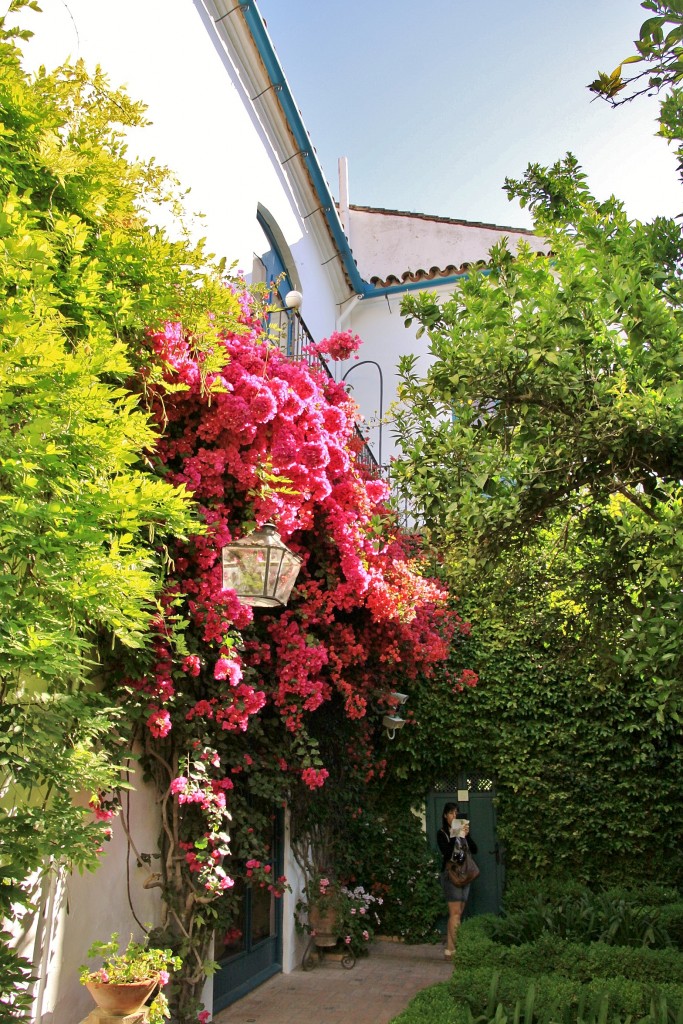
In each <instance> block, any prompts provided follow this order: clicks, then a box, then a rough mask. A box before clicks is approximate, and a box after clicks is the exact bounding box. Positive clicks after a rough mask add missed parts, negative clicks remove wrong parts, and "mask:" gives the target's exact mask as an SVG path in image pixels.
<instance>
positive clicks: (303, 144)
mask: <svg viewBox="0 0 683 1024" xmlns="http://www.w3.org/2000/svg"><path fill="white" fill-rule="evenodd" d="M239 6H240V8H241V10H242V13H243V15H244V20H245V22H246V24H247V27H248V29H249V31H250V32H251V37H252V39H253V40H254V43H255V45H256V49H257V50H258V52H259V56H260V57H261V60H262V61H263V64H264V67H265V69H266V73H267V74H268V78H269V79H270V82H271V85H272V86H273V87H274V88H275V89H276V90H277V92H278V95H279V99H280V106H281V107H282V110H283V113H284V115H285V117H286V118H287V122H288V124H289V127H290V129H291V131H292V134H293V136H294V140H295V142H296V144H297V146H298V147H299V149H300V151H301V154H302V157H303V160H304V163H305V164H306V168H307V170H308V173H309V174H310V176H311V181H312V182H313V186H314V188H315V191H316V193H317V195H318V198H319V200H320V210H321V212H322V213H323V215H324V217H325V220H326V221H327V225H328V227H329V229H330V232H331V234H332V237H333V239H334V241H335V244H336V246H337V249H338V251H339V255H340V256H341V260H342V263H343V266H344V269H345V270H346V273H347V275H348V278H349V281H350V282H351V287H352V288H353V289H354V290H355V292H356V294H358V295H360V296H361V298H363V299H370V298H375V296H381V295H394V294H398V293H400V292H406V291H415V290H417V289H420V288H421V289H422V290H423V291H424V290H425V288H428V287H429V285H430V284H433V285H437V284H438V285H442V284H453V283H454V282H455V281H459V280H461V279H462V278H463V277H467V274H466V273H463V274H455V275H451V276H450V277H442V278H439V279H438V280H437V279H434V280H430V281H425V282H424V283H423V282H411V283H410V284H406V285H401V284H399V285H390V286H388V287H385V288H376V287H375V286H374V285H372V284H370V283H369V282H368V281H365V280H364V279H363V278H362V277H361V275H360V271H359V270H358V266H357V265H356V261H355V260H354V258H353V253H352V252H351V247H350V246H349V240H348V238H347V237H346V234H345V232H344V228H343V227H342V223H341V221H340V219H339V214H338V213H337V208H336V206H335V202H334V198H333V197H332V195H331V193H330V190H329V187H328V184H327V181H326V180H325V175H324V174H323V170H322V168H321V166H320V164H319V162H318V158H317V157H316V155H315V153H314V152H313V146H312V143H311V139H310V137H309V134H308V131H307V130H306V126H305V125H304V123H303V120H302V118H301V114H300V113H299V110H298V107H297V105H296V103H295V102H294V97H293V96H292V92H291V90H290V88H289V85H288V84H287V79H286V78H285V74H284V71H283V69H282V65H281V64H280V61H279V59H278V56H277V54H276V53H275V50H274V49H273V45H272V43H271V41H270V37H269V35H268V32H267V30H266V26H265V24H264V22H263V19H262V17H261V14H260V12H259V10H258V7H257V6H256V4H255V3H254V0H239Z"/></svg>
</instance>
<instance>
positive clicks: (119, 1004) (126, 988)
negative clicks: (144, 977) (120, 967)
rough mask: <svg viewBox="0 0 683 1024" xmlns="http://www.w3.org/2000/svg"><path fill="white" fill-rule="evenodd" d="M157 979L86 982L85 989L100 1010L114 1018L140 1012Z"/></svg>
mask: <svg viewBox="0 0 683 1024" xmlns="http://www.w3.org/2000/svg"><path fill="white" fill-rule="evenodd" d="M156 984H157V979H156V978H154V979H152V980H151V981H131V982H97V981H87V982H86V984H85V987H86V988H87V990H88V992H89V993H90V995H91V996H92V997H93V999H94V1000H95V1002H96V1003H97V1005H98V1006H99V1007H100V1009H101V1010H105V1011H106V1012H107V1013H112V1014H114V1016H116V1017H125V1016H126V1014H129V1013H135V1012H136V1011H137V1010H140V1009H141V1008H142V1007H143V1006H144V1004H145V1000H146V999H147V998H148V997H149V996H150V995H151V993H152V991H153V990H154V987H155V985H156Z"/></svg>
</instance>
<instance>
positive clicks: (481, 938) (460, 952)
mask: <svg viewBox="0 0 683 1024" xmlns="http://www.w3.org/2000/svg"><path fill="white" fill-rule="evenodd" d="M482 964H485V965H486V968H487V969H489V970H491V971H493V970H495V969H501V970H505V969H509V970H512V971H516V972H517V973H518V974H520V975H524V976H526V977H527V978H535V977H538V976H539V975H542V974H556V975H558V976H559V977H563V978H567V979H570V980H573V981H578V982H581V983H585V982H589V981H591V980H592V979H594V978H607V979H609V978H613V977H615V976H616V975H620V976H622V977H624V978H629V979H631V980H633V981H636V982H638V983H639V984H643V985H648V984H649V985H663V984H667V983H672V984H675V985H678V986H681V987H682V991H683V957H682V956H681V954H680V952H679V951H678V950H677V949H673V948H672V949H647V948H640V949H636V948H634V947H631V946H608V945H606V944H605V943H601V942H593V943H590V945H586V944H583V943H579V942H567V941H566V940H564V939H560V938H558V937H557V936H554V935H546V936H542V937H541V938H540V939H538V940H537V941H536V942H529V943H525V944H523V945H520V946H503V945H500V944H499V943H496V942H494V941H493V940H492V939H491V938H489V937H488V936H487V935H486V934H485V933H484V932H483V931H482V930H477V931H472V932H470V931H469V930H468V927H467V926H466V925H463V927H462V929H461V931H460V935H459V937H458V948H457V953H456V958H455V966H456V970H457V971H458V972H460V971H470V970H475V969H478V968H479V967H481V966H482Z"/></svg>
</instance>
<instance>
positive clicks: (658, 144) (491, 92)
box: [259, 0, 683, 226]
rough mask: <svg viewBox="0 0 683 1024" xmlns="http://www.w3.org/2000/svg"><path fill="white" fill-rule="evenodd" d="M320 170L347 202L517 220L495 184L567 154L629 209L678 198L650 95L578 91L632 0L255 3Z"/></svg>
mask: <svg viewBox="0 0 683 1024" xmlns="http://www.w3.org/2000/svg"><path fill="white" fill-rule="evenodd" d="M259 9H260V11H261V13H262V16H263V17H264V19H265V21H266V23H267V26H268V31H269V33H270V36H271V38H272V40H273V42H274V44H275V48H276V50H277V52H278V55H279V57H280V60H281V62H282V65H283V67H284V70H285V73H286V75H287V78H288V80H289V83H290V86H291V88H292V92H293V94H294V97H295V99H296V100H297V102H298V104H299V107H300V109H301V113H302V116H303V119H304V123H305V124H306V126H307V128H308V130H309V132H310V134H311V137H312V140H313V144H314V146H315V148H316V151H317V153H318V158H319V160H320V162H321V165H322V167H323V170H324V171H325V174H326V176H327V179H328V181H329V183H330V186H331V188H332V192H333V194H334V195H335V196H337V195H338V191H339V190H338V184H337V159H338V157H339V156H346V157H348V160H349V179H350V198H351V202H352V203H356V204H358V205H368V206H379V207H385V208H389V209H399V210H409V211H417V212H423V213H429V214H436V215H439V216H445V217H454V218H462V219H464V220H474V221H485V222H493V223H497V224H505V225H513V226H524V225H528V224H529V223H530V219H529V216H528V213H527V212H526V211H522V210H520V208H519V207H518V206H517V205H516V204H511V203H509V202H508V200H507V198H506V196H505V195H504V193H503V192H502V189H501V186H502V184H503V181H504V178H505V176H506V175H510V176H517V175H520V174H521V173H522V172H523V170H524V168H525V167H526V165H527V164H528V163H529V162H539V163H552V162H554V161H555V160H557V159H558V158H559V157H561V156H562V155H563V154H564V153H565V152H567V151H568V150H571V151H572V152H573V153H575V155H576V156H577V157H578V159H579V161H580V162H581V163H582V165H583V167H584V169H585V170H586V171H587V173H588V175H589V183H590V185H591V187H592V189H593V191H594V192H595V193H596V194H597V195H598V196H600V197H604V196H606V195H608V194H610V193H614V194H616V195H617V196H619V197H620V198H621V199H623V200H624V202H625V203H626V207H627V210H628V211H629V213H630V214H631V215H632V216H634V217H638V218H640V219H644V220H645V219H649V218H651V217H653V216H656V215H657V214H665V215H668V216H675V215H677V214H678V213H679V212H680V211H682V210H683V194H682V190H681V186H680V184H679V183H678V179H677V176H676V173H675V163H674V159H673V156H672V155H671V152H670V150H669V149H668V147H667V144H666V143H665V142H664V140H662V139H658V138H655V137H654V133H655V131H656V124H655V117H656V113H657V104H656V102H655V101H654V100H652V101H648V100H639V101H637V102H635V103H632V104H628V105H626V106H625V107H622V108H620V109H618V110H612V109H610V108H609V107H608V106H607V104H605V103H603V102H601V101H595V102H591V94H590V93H589V91H588V90H587V88H586V85H587V83H588V82H590V81H592V79H593V78H594V77H595V75H596V72H597V71H598V70H609V71H611V70H612V69H613V68H614V67H615V66H616V65H617V64H618V63H619V61H620V60H621V59H622V58H624V57H626V56H628V55H629V54H630V53H631V52H633V44H632V40H633V39H634V38H635V37H636V36H637V34H638V31H639V28H640V25H641V23H642V22H643V21H644V20H645V17H646V15H647V12H645V11H643V10H642V8H641V6H640V2H639V0H488V2H487V3H479V2H475V0H427V2H423V3H418V2H416V0H391V3H389V2H387V0H384V2H380V0H364V2H361V0H345V2H340V0H326V2H321V0H259Z"/></svg>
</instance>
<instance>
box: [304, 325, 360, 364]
mask: <svg viewBox="0 0 683 1024" xmlns="http://www.w3.org/2000/svg"><path fill="white" fill-rule="evenodd" d="M362 344H363V343H362V341H361V339H360V338H359V337H358V335H357V334H354V333H353V331H334V332H333V333H332V334H331V335H330V336H329V338H323V340H322V341H319V342H317V344H315V345H313V346H311V347H312V348H313V349H314V350H315V351H316V352H319V353H320V354H321V355H328V356H329V357H330V358H331V359H336V360H339V361H342V360H344V359H348V358H349V357H350V356H352V355H353V353H354V352H357V351H358V349H359V348H360V347H361V345H362Z"/></svg>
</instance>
